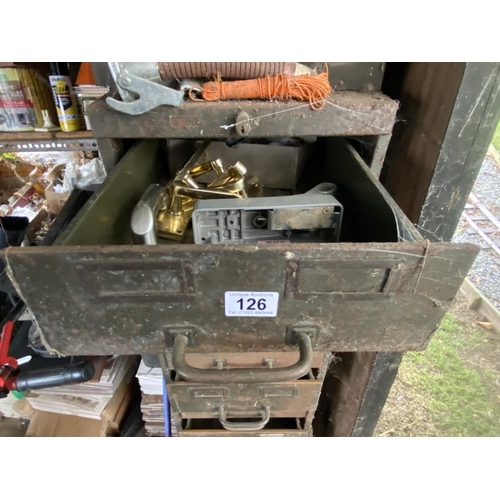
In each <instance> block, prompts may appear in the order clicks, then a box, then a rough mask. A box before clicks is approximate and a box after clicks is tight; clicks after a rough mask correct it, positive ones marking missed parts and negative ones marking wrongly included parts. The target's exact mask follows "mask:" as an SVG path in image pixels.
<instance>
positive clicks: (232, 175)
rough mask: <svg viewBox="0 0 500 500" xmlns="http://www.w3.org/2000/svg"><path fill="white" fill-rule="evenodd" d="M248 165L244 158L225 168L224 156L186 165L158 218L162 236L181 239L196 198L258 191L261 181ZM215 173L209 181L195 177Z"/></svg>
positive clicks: (170, 188)
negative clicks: (249, 170)
mask: <svg viewBox="0 0 500 500" xmlns="http://www.w3.org/2000/svg"><path fill="white" fill-rule="evenodd" d="M246 173H247V169H246V168H245V166H244V165H242V164H241V163H240V162H236V163H235V164H234V165H232V166H230V167H228V168H225V167H224V165H223V164H222V161H221V160H220V159H217V160H213V161H208V162H206V163H201V164H200V165H195V166H194V167H189V166H188V165H186V167H184V168H183V169H182V170H180V171H179V172H178V173H177V175H176V176H175V178H174V179H173V180H172V181H170V182H169V183H168V184H167V186H166V188H165V189H166V193H167V195H166V198H165V202H164V206H163V207H162V208H161V209H160V211H159V212H158V215H157V219H156V229H157V232H158V235H159V236H160V237H162V238H168V239H173V240H178V241H181V240H182V239H183V237H184V233H185V231H186V228H187V226H188V224H189V220H190V219H191V214H192V212H193V209H194V205H195V203H196V200H205V199H212V198H248V197H249V196H253V195H256V194H257V193H256V191H258V189H259V182H258V180H257V178H256V177H251V178H249V177H247V176H246ZM207 174H212V176H213V175H214V174H215V176H216V177H215V180H213V181H211V182H209V183H208V184H201V183H198V182H197V181H196V180H195V179H197V178H199V177H201V176H204V175H207ZM254 193H255V194H254Z"/></svg>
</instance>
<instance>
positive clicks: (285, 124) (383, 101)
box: [88, 91, 397, 139]
mask: <svg viewBox="0 0 500 500" xmlns="http://www.w3.org/2000/svg"><path fill="white" fill-rule="evenodd" d="M396 110H397V103H396V102H395V101H393V100H392V99H389V98H388V97H387V96H384V95H383V94H381V93H380V92H348V91H343V92H333V93H332V94H331V95H330V96H329V97H328V99H327V102H326V103H325V106H324V108H323V109H321V110H319V111H315V110H313V109H311V107H310V106H309V104H308V103H304V102H298V101H288V102H279V101H273V102H264V101H225V102H224V101H223V102H203V103H200V102H192V101H186V102H184V103H183V104H182V105H181V106H179V107H173V106H160V107H159V108H156V109H154V110H152V111H150V112H148V113H145V114H143V115H138V116H132V115H127V114H125V113H120V112H118V111H115V110H113V109H112V108H110V107H109V106H108V105H107V104H106V101H105V99H99V100H97V101H95V102H94V103H92V104H91V105H90V106H89V108H88V114H89V119H90V122H91V124H92V131H93V133H94V134H95V136H96V137H104V138H166V137H168V138H169V139H199V138H200V136H201V137H202V138H224V137H230V136H234V135H236V131H235V127H234V125H235V124H236V119H237V116H238V115H239V113H240V112H241V111H245V112H247V113H248V114H249V115H250V118H251V119H250V121H249V122H248V123H249V125H250V127H249V133H248V137H278V136H285V137H290V136H333V135H337V136H354V135H379V134H390V133H391V131H392V126H393V123H394V118H395V116H396Z"/></svg>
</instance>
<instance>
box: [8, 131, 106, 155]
mask: <svg viewBox="0 0 500 500" xmlns="http://www.w3.org/2000/svg"><path fill="white" fill-rule="evenodd" d="M97 150H98V147H97V141H96V139H95V137H94V134H93V132H92V131H91V130H82V131H78V132H62V131H58V132H0V153H7V152H23V153H28V152H40V151H97Z"/></svg>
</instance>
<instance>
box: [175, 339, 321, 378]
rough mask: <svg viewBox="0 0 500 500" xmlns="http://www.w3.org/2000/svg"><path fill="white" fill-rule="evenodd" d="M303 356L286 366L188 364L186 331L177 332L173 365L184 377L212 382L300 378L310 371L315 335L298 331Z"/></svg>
mask: <svg viewBox="0 0 500 500" xmlns="http://www.w3.org/2000/svg"><path fill="white" fill-rule="evenodd" d="M297 339H298V344H299V351H300V357H299V360H298V361H297V363H295V364H293V365H291V366H287V367H283V368H262V369H255V368H236V369H229V370H224V369H222V370H218V369H215V368H211V369H202V368H195V367H194V366H191V365H188V364H187V362H186V347H187V345H188V337H187V336H186V335H183V334H178V335H176V336H175V340H174V348H173V351H172V365H173V369H174V370H175V371H176V372H177V374H178V375H180V376H181V377H182V378H183V379H184V380H189V381H191V382H203V383H210V384H230V383H234V384H242V383H262V384H264V383H269V382H287V381H289V380H297V379H299V378H300V377H303V376H304V375H306V374H307V373H308V372H309V370H310V369H311V365H312V361H313V350H312V345H311V338H310V337H309V335H308V334H307V333H298V334H297Z"/></svg>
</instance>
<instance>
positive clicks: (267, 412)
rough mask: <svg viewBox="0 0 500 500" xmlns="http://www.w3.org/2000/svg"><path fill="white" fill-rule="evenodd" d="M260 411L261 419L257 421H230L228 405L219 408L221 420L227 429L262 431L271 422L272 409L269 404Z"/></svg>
mask: <svg viewBox="0 0 500 500" xmlns="http://www.w3.org/2000/svg"><path fill="white" fill-rule="evenodd" d="M260 413H261V419H260V420H257V421H256V422H230V421H229V420H227V418H228V415H227V410H226V407H225V406H221V407H220V408H219V421H220V423H221V425H222V427H224V429H226V431H260V430H261V429H263V428H264V427H265V426H266V424H267V423H268V422H269V419H270V418H271V409H270V408H269V406H264V408H263V410H262V411H261V412H260ZM240 418H243V417H240Z"/></svg>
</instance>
